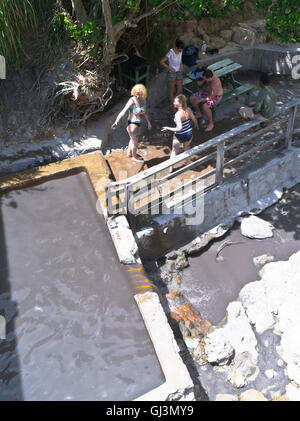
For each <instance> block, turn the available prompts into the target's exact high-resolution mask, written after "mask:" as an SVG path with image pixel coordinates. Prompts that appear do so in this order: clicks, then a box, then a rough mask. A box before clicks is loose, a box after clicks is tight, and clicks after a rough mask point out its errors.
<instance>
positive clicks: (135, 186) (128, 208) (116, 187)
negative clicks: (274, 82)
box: [106, 99, 300, 216]
mask: <svg viewBox="0 0 300 421" xmlns="http://www.w3.org/2000/svg"><path fill="white" fill-rule="evenodd" d="M299 104H300V99H296V100H293V101H291V102H288V103H286V104H284V105H283V106H281V107H280V108H279V109H278V110H277V111H276V113H275V114H274V115H273V117H272V118H271V119H269V120H268V122H267V125H266V127H264V128H260V121H258V120H253V121H251V122H249V123H245V124H242V125H240V126H238V127H236V128H234V129H232V130H230V131H228V132H226V133H223V134H221V135H219V136H217V137H215V138H213V139H210V140H209V141H207V142H205V143H204V144H201V145H198V146H195V147H194V148H192V149H189V150H188V151H186V152H183V153H181V154H179V155H177V156H175V157H173V158H172V159H168V160H167V161H164V162H162V163H160V164H158V165H155V166H153V167H151V168H149V169H147V170H145V171H143V172H141V173H138V174H136V175H134V176H132V177H130V178H127V179H125V180H121V181H117V182H113V183H111V184H109V185H108V186H107V187H106V204H107V214H108V215H109V216H111V215H118V214H127V213H128V212H129V213H131V214H133V215H138V214H149V213H151V214H165V213H170V212H172V211H173V212H177V211H178V209H180V208H182V207H184V206H185V205H186V204H188V203H189V202H190V201H192V200H195V199H196V198H197V197H198V196H200V195H203V193H205V192H206V191H208V190H211V189H212V188H214V187H216V186H218V185H221V184H222V183H223V181H224V178H225V170H226V169H227V168H230V167H232V166H233V165H234V164H236V163H238V162H239V161H245V159H246V158H248V157H249V156H251V155H253V154H254V153H257V152H260V151H262V150H263V149H265V148H267V147H269V146H271V145H272V144H274V143H277V142H278V141H279V140H281V139H284V146H285V147H286V148H290V147H291V146H292V141H293V134H294V124H295V118H296V115H297V106H298V105H299ZM256 128H258V130H255V129H256ZM271 129H275V130H276V131H277V133H278V135H276V136H274V137H273V136H272V138H271V139H268V140H266V141H263V142H259V145H253V146H252V147H250V149H248V148H247V150H246V151H241V148H240V147H241V145H243V144H245V143H247V144H248V142H249V141H250V140H251V142H253V139H255V138H260V137H261V136H262V135H263V134H265V133H267V132H268V131H270V130H271ZM297 131H298V130H297ZM234 148H238V149H239V153H238V154H237V155H236V156H234V157H231V158H230V159H228V160H226V159H225V156H226V154H227V153H228V152H229V151H231V152H232V151H233V150H234ZM192 159H194V160H193V161H192V162H191V160H192ZM186 160H187V161H188V163H187V164H185V165H184V161H186ZM208 162H214V168H213V167H211V166H210V167H206V170H205V171H202V173H200V175H199V176H195V178H193V179H192V180H191V179H184V180H182V179H179V178H178V176H180V175H182V174H184V173H187V171H188V170H193V169H195V168H198V169H199V167H201V168H204V166H205V164H207V163H208ZM180 163H181V164H182V166H181V168H179V169H175V170H173V172H169V170H170V167H173V168H174V167H176V165H177V166H178V165H180ZM211 168H212V169H211ZM197 171H198V170H197Z"/></svg>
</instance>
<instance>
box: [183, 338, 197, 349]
mask: <svg viewBox="0 0 300 421" xmlns="http://www.w3.org/2000/svg"><path fill="white" fill-rule="evenodd" d="M184 341H185V343H186V346H187V347H188V348H191V349H196V348H197V346H198V345H199V339H197V338H184Z"/></svg>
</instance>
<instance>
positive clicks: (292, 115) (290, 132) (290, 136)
mask: <svg viewBox="0 0 300 421" xmlns="http://www.w3.org/2000/svg"><path fill="white" fill-rule="evenodd" d="M297 105H298V104H295V105H294V106H293V108H292V110H291V111H290V117H289V121H288V126H287V131H286V137H285V146H286V147H287V148H290V147H291V146H292V141H293V134H294V124H295V118H296V114H297Z"/></svg>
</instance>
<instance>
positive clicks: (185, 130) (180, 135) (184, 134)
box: [174, 118, 193, 143]
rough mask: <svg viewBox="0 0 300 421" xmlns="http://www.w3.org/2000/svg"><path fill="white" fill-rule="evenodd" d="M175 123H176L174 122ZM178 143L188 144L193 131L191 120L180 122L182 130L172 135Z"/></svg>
mask: <svg viewBox="0 0 300 421" xmlns="http://www.w3.org/2000/svg"><path fill="white" fill-rule="evenodd" d="M175 122H176V121H175ZM174 134H175V136H176V137H177V139H178V140H179V142H181V143H185V142H188V141H189V140H190V139H191V137H192V136H193V129H192V126H191V120H190V119H189V118H187V119H186V120H183V121H182V129H181V130H180V131H179V132H175V133H174Z"/></svg>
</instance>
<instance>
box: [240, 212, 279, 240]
mask: <svg viewBox="0 0 300 421" xmlns="http://www.w3.org/2000/svg"><path fill="white" fill-rule="evenodd" d="M272 229H274V227H273V226H272V225H271V224H270V223H269V222H267V221H264V220H263V219H260V218H258V217H257V216H255V215H250V216H248V217H246V218H244V219H243V220H242V223H241V233H242V235H244V236H245V237H249V238H257V239H263V238H268V237H273V232H272Z"/></svg>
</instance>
